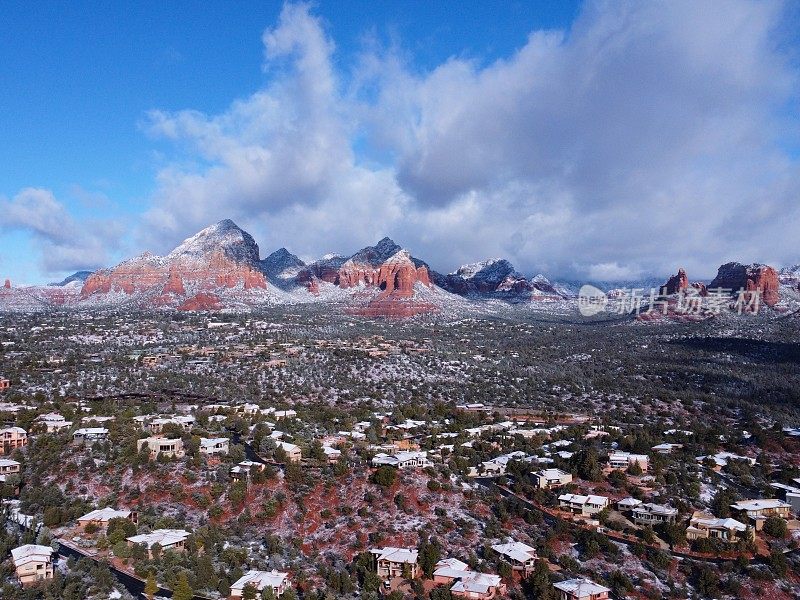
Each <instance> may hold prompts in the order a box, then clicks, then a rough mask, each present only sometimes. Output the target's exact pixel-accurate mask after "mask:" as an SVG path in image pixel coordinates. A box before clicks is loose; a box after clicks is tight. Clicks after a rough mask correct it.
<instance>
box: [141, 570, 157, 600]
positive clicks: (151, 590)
mask: <svg viewBox="0 0 800 600" xmlns="http://www.w3.org/2000/svg"><path fill="white" fill-rule="evenodd" d="M157 592H158V583H157V582H156V576H155V575H154V574H153V572H152V571H151V572H150V573H149V574H148V575H147V581H145V584H144V595H145V596H147V600H153V596H155V595H156V593H157Z"/></svg>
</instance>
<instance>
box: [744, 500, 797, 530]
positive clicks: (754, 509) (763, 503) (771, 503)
mask: <svg viewBox="0 0 800 600" xmlns="http://www.w3.org/2000/svg"><path fill="white" fill-rule="evenodd" d="M791 508H792V507H791V505H789V504H787V503H786V502H782V501H780V500H776V499H774V498H769V499H764V500H740V501H739V502H736V503H735V504H731V510H732V511H733V512H734V513H736V514H738V515H741V516H742V517H745V518H747V519H748V521H749V522H751V523H753V525H754V526H755V528H756V531H761V529H762V528H763V527H764V522H765V521H766V520H767V519H768V518H769V517H780V518H782V519H788V518H789V513H790V511H791Z"/></svg>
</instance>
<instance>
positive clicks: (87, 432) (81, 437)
mask: <svg viewBox="0 0 800 600" xmlns="http://www.w3.org/2000/svg"><path fill="white" fill-rule="evenodd" d="M72 439H73V441H75V442H96V441H98V440H105V439H108V429H106V428H105V427H82V428H81V429H76V430H75V433H73V434H72Z"/></svg>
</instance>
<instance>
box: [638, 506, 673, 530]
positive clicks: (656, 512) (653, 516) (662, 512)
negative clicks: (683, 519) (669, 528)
mask: <svg viewBox="0 0 800 600" xmlns="http://www.w3.org/2000/svg"><path fill="white" fill-rule="evenodd" d="M631 518H632V519H633V521H634V522H635V523H640V524H642V525H656V524H659V523H674V522H675V520H676V519H677V518H678V509H677V508H672V507H671V506H665V505H663V504H654V503H652V502H643V503H642V504H639V505H638V506H635V507H634V508H633V510H632V511H631Z"/></svg>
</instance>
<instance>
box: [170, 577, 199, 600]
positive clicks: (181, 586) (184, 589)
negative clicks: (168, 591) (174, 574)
mask: <svg viewBox="0 0 800 600" xmlns="http://www.w3.org/2000/svg"><path fill="white" fill-rule="evenodd" d="M193 596H194V591H193V590H192V587H191V586H190V585H189V580H188V579H187V578H186V572H185V571H184V572H182V573H181V574H180V576H179V577H178V583H176V584H175V589H174V590H172V599H173V600H192V597H193Z"/></svg>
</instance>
